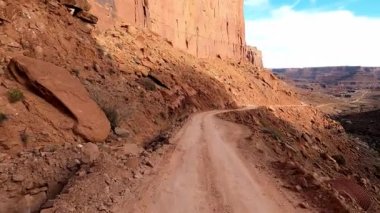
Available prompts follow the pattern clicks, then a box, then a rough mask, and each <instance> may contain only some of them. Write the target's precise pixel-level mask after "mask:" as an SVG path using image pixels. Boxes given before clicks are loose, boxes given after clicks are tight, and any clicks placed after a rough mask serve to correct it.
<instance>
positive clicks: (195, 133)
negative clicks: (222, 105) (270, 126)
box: [116, 111, 305, 213]
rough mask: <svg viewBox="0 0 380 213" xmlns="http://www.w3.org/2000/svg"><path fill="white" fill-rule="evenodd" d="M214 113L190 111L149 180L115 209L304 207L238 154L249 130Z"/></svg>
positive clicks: (187, 211)
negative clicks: (168, 153)
mask: <svg viewBox="0 0 380 213" xmlns="http://www.w3.org/2000/svg"><path fill="white" fill-rule="evenodd" d="M217 113H220V111H219V112H218V111H212V112H204V113H199V114H196V115H194V116H192V117H191V118H190V119H189V121H188V122H187V123H186V124H185V125H184V127H183V128H182V129H181V130H180V131H179V132H178V133H177V135H176V136H175V137H174V138H173V141H172V143H175V144H177V147H176V149H175V151H174V152H173V154H172V155H171V156H170V158H169V159H168V162H166V163H165V164H164V163H163V165H161V167H162V168H160V169H159V172H158V173H157V174H156V177H155V179H154V181H153V182H152V184H151V185H150V186H149V187H147V188H146V189H145V190H143V191H141V195H140V196H139V197H138V198H137V199H136V200H135V201H131V202H128V203H125V205H124V206H123V207H121V208H119V209H117V210H116V212H139V213H140V212H149V213H161V212H162V213H171V212H173V213H179V212H181V213H196V212H218V213H222V212H237V213H245V212H265V213H270V212H305V210H303V209H300V208H297V207H295V206H296V205H295V204H294V203H293V202H291V201H290V200H289V199H288V198H287V196H285V195H284V194H283V193H282V192H281V190H279V186H277V185H276V184H275V181H274V179H273V178H270V177H268V176H267V175H265V174H264V173H262V172H260V170H259V169H257V168H255V167H254V165H252V164H250V163H249V162H246V161H245V160H244V159H243V158H242V157H241V156H240V155H239V153H238V152H237V149H236V148H235V144H236V142H237V141H238V140H243V139H244V138H245V137H247V136H249V134H250V131H249V130H248V129H247V128H245V127H243V126H240V125H237V124H234V123H230V122H226V121H223V120H221V119H218V118H217V117H216V116H215V115H216V114H217ZM127 209H128V210H127Z"/></svg>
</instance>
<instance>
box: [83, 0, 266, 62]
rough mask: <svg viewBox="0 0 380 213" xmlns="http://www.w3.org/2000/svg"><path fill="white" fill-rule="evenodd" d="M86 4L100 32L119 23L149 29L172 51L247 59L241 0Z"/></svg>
mask: <svg viewBox="0 0 380 213" xmlns="http://www.w3.org/2000/svg"><path fill="white" fill-rule="evenodd" d="M89 2H90V4H91V5H92V9H91V12H92V13H94V14H95V15H96V16H98V17H99V23H98V25H99V27H101V28H107V27H110V26H113V25H114V24H121V23H123V24H129V25H134V26H137V27H141V28H148V29H150V30H152V31H153V32H155V33H157V34H159V35H161V36H163V37H165V38H167V39H168V40H169V41H170V42H171V43H172V44H173V46H174V47H177V48H180V49H182V50H184V51H186V52H188V53H191V54H193V55H195V56H198V57H202V58H206V57H221V58H233V59H238V60H240V59H243V58H245V57H246V56H247V47H246V43H245V27H244V15H243V0H237V1H216V0H203V1H200V0H198V1H186V0H161V1H149V0H89ZM248 52H250V51H249V50H248ZM257 56H258V55H257ZM249 60H251V61H252V58H250V59H249ZM257 61H261V60H255V63H256V62H257Z"/></svg>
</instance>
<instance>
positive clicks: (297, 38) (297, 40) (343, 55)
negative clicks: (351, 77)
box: [246, 6, 380, 68]
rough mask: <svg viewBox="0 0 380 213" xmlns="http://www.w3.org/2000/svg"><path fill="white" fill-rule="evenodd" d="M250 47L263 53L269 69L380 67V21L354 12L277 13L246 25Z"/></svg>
mask: <svg viewBox="0 0 380 213" xmlns="http://www.w3.org/2000/svg"><path fill="white" fill-rule="evenodd" d="M246 35H247V36H246V37H247V43H248V44H250V45H253V46H257V47H258V48H259V49H261V50H262V51H263V55H264V63H265V66H266V67H271V68H276V67H309V66H336V65H361V66H380V59H379V57H378V55H379V52H380V42H379V38H380V18H368V17H359V16H355V15H354V14H353V13H351V12H350V11H346V10H337V11H327V12H326V11H295V10H294V9H292V8H291V7H289V6H287V7H281V8H279V9H276V10H273V11H272V14H271V17H270V18H266V19H261V20H247V21H246Z"/></svg>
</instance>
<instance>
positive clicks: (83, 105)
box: [9, 56, 111, 141]
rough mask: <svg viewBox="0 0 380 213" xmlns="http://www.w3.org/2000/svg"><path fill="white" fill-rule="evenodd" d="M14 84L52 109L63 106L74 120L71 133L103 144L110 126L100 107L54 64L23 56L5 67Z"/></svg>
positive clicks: (77, 81) (68, 75)
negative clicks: (29, 92) (53, 106)
mask: <svg viewBox="0 0 380 213" xmlns="http://www.w3.org/2000/svg"><path fill="white" fill-rule="evenodd" d="M9 71H10V73H11V74H12V75H13V76H14V77H15V78H16V80H17V81H18V82H20V83H22V84H24V85H26V86H28V87H30V88H33V89H35V90H37V91H38V92H39V94H40V95H42V96H43V97H44V98H45V99H46V100H48V101H49V102H51V103H52V104H54V105H55V106H63V107H64V108H65V109H67V110H68V111H69V112H70V113H71V114H72V115H73V116H74V117H75V118H76V120H77V125H76V126H75V128H74V131H75V132H76V133H78V134H79V135H81V136H83V137H84V138H85V139H87V140H89V141H103V140H105V139H106V138H107V136H108V134H109V132H110V129H111V127H110V123H109V121H108V119H107V117H106V115H105V114H104V112H103V111H102V110H101V109H100V107H99V106H98V105H97V104H96V103H95V101H93V100H92V99H91V98H90V95H89V93H88V92H87V90H86V89H85V88H84V86H83V85H82V84H81V82H80V81H79V80H78V79H77V78H74V77H73V76H71V75H70V73H69V72H68V71H67V70H65V69H63V68H60V67H57V66H55V65H54V64H51V63H47V62H44V61H40V60H36V59H33V58H29V57H26V56H18V57H15V58H13V59H12V60H11V62H10V63H9Z"/></svg>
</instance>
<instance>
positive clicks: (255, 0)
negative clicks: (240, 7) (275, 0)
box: [244, 0, 269, 7]
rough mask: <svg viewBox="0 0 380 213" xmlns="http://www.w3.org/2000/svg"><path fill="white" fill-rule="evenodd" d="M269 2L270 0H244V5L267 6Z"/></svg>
mask: <svg viewBox="0 0 380 213" xmlns="http://www.w3.org/2000/svg"><path fill="white" fill-rule="evenodd" d="M268 4H269V0H244V5H246V6H252V7H257V6H266V5H268Z"/></svg>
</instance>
